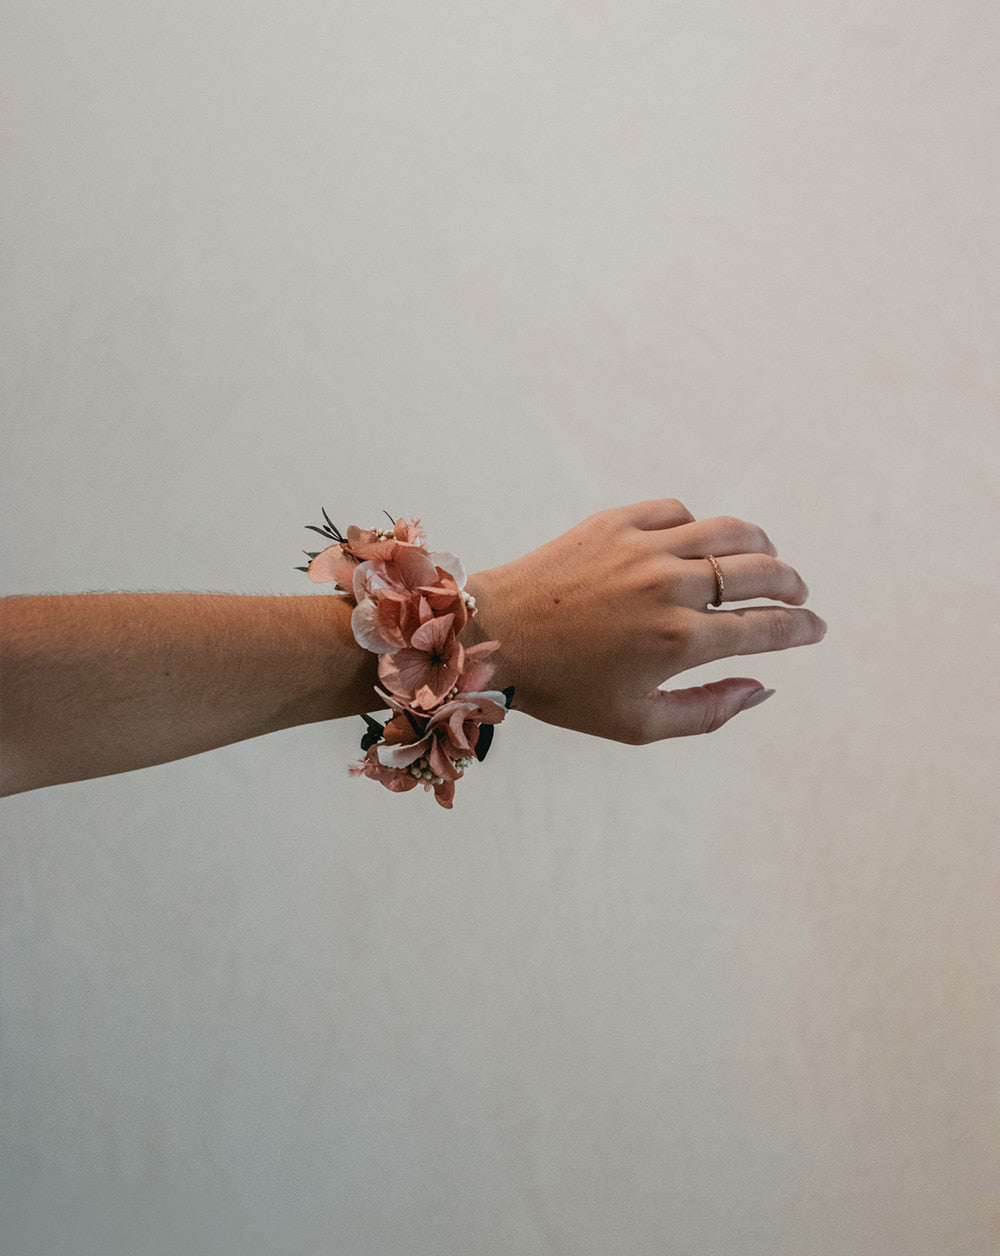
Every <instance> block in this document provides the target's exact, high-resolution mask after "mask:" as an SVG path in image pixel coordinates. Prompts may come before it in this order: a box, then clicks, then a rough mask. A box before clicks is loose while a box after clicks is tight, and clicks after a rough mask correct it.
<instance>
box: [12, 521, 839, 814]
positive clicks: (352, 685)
mask: <svg viewBox="0 0 1000 1256" xmlns="http://www.w3.org/2000/svg"><path fill="white" fill-rule="evenodd" d="M706 554H714V555H715V556H716V558H717V559H719V561H720V566H721V568H722V571H723V574H724V579H725V588H726V592H725V597H726V602H727V603H729V602H732V601H744V600H748V599H761V598H766V599H770V600H771V601H772V602H775V603H781V605H773V606H767V607H744V608H742V609H740V608H727V609H722V610H714V609H709V605H708V604H709V602H710V601H711V600H712V599H713V598H714V597H715V592H716V585H715V575H714V573H713V570H712V567H711V565H710V564H709V563H708V562H706V561H705V555H706ZM467 587H468V589H469V591H470V592H471V593H472V594H473V595H474V596H475V598H476V600H477V604H478V606H479V613H478V614H477V615H476V616H475V617H474V618H473V619H472V620H471V621H470V624H469V626H468V627H467V628H466V630H465V633H464V634H463V638H462V639H463V641H464V642H465V643H467V644H470V645H471V644H475V643H476V642H477V641H485V640H496V641H499V642H500V643H501V649H500V651H499V653H498V654H497V656H496V658H495V660H494V661H495V663H496V666H497V670H496V675H495V677H494V680H493V682H492V683H493V684H494V685H495V686H496V687H497V688H504V687H506V686H507V685H511V684H512V685H514V686H515V689H516V698H515V705H516V707H517V709H518V710H520V711H524V712H526V713H527V714H529V715H532V716H534V717H535V718H537V719H539V720H543V721H545V722H547V723H550V724H555V725H559V726H561V727H565V728H572V729H577V730H578V731H580V732H584V733H590V734H593V735H595V736H599V737H607V738H611V739H613V740H616V741H623V742H628V743H632V744H640V743H646V742H650V741H656V740H660V739H662V738H666V737H678V736H686V735H690V734H694V733H704V732H711V731H713V730H715V729H717V728H720V727H721V726H722V725H723V724H724V723H726V721H727V720H729V719H731V718H732V717H733V716H734V715H736V714H737V713H738V712H739V711H740V710H743V709H745V708H746V706H747V705H748V703H749V704H750V705H754V704H755V703H756V702H759V701H760V700H761V698H762V696H766V695H767V694H768V693H769V691H767V690H765V689H764V687H763V685H761V683H760V682H759V681H757V680H752V679H748V678H744V677H741V678H730V679H728V680H723V681H719V682H716V683H714V684H711V685H704V686H700V687H698V688H695V689H680V690H675V691H672V692H665V691H661V690H660V689H659V688H658V686H659V685H661V684H663V683H664V682H666V681H668V680H670V679H671V678H672V677H673V676H675V675H677V674H678V673H680V672H683V671H685V670H687V669H688V668H691V667H696V666H698V665H700V664H702V663H707V662H711V661H714V660H718V659H722V658H727V657H730V656H736V655H743V654H758V653H764V652H767V651H771V650H783V649H788V648H792V647H795V646H800V645H809V644H812V643H815V642H818V641H819V640H821V639H822V637H823V635H824V633H825V631H826V625H825V624H824V623H823V621H822V620H821V619H819V617H818V616H816V615H814V614H813V613H812V612H811V611H808V610H805V609H803V608H802V603H803V602H804V601H805V600H806V597H807V589H806V586H805V584H804V583H803V581H802V579H801V577H800V576H799V575H798V573H797V572H795V571H794V570H793V569H792V568H791V567H789V566H787V565H786V564H784V563H782V562H780V561H779V560H778V559H777V557H776V553H775V549H774V546H773V545H772V544H771V542H770V540H769V539H768V538H767V536H766V535H765V534H764V533H763V532H762V531H761V529H760V528H758V527H756V526H755V525H753V524H748V523H743V522H741V521H739V520H735V519H729V518H721V519H708V520H701V521H696V520H695V519H694V518H693V516H692V515H691V514H690V512H689V511H688V510H687V509H686V508H685V507H684V506H682V505H681V504H680V503H679V502H676V501H674V500H672V499H666V500H659V501H651V502H641V503H638V504H636V505H633V506H628V507H621V508H617V509H612V510H606V511H602V512H600V513H599V514H596V515H592V516H591V517H590V518H589V519H585V520H584V521H583V522H582V523H580V524H578V525H577V526H576V527H574V528H571V529H570V531H569V532H567V533H565V534H564V535H563V536H561V537H559V538H557V539H556V540H554V541H551V542H550V543H549V544H547V545H543V546H542V547H541V548H540V549H537V550H534V551H533V552H532V553H530V554H527V555H525V556H524V557H522V558H518V559H516V560H515V561H514V562H511V563H507V564H505V565H504V566H502V567H496V568H492V569H491V570H489V571H483V572H479V573H477V574H476V575H474V576H471V577H470V578H469V582H468V586H467ZM581 678H583V679H581ZM376 679H377V677H376V659H375V656H374V655H372V654H369V653H367V652H366V651H364V650H362V649H361V648H360V647H359V646H358V645H357V643H356V642H355V641H354V637H353V635H352V633H351V627H350V606H349V605H347V604H346V603H345V601H344V600H343V599H340V598H337V597H331V596H328V595H327V596H324V595H317V594H313V595H309V596H305V597H244V596H239V595H230V594H199V593H88V594H68V595H56V596H43V597H8V598H3V599H0V793H2V794H14V793H19V792H22V791H24V790H31V789H39V788H42V787H45V786H49V785H56V784H60V783H63V782H67V781H76V780H85V779H88V778H91V777H97V776H106V775H111V774H114V773H117V772H127V771H131V770H133V769H136V768H142V767H148V766H150V765H152V764H155V763H165V762H168V761H170V760H173V759H179V758H184V757H186V756H188V755H192V754H199V753H201V752H203V751H206V750H211V749H214V748H216V747H219V746H224V745H228V744H230V743H231V742H235V741H241V740H244V739H246V738H248V737H258V736H261V735H262V734H265V733H271V732H275V731H277V730H279V729H282V728H289V727H292V726H294V725H297V724H307V723H313V722H316V721H319V720H328V719H337V718H341V717H343V716H347V715H358V714H360V713H361V712H363V711H373V710H377V709H379V706H380V700H379V699H378V697H377V696H376V695H375V693H374V690H373V686H374V684H375V682H376Z"/></svg>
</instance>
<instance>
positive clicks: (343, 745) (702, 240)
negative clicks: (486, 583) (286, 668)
mask: <svg viewBox="0 0 1000 1256" xmlns="http://www.w3.org/2000/svg"><path fill="white" fill-rule="evenodd" d="M3 25H4V27H5V31H4V38H3V41H2V45H3V54H2V55H3V60H4V66H3V79H4V82H5V83H6V85H7V88H8V97H9V99H8V104H7V106H6V109H5V113H6V119H7V128H6V134H5V141H4V143H5V159H4V163H3V165H4V170H3V185H4V186H3V194H2V196H0V223H2V229H3V238H4V241H5V243H4V248H3V252H2V258H0V263H2V293H3V295H2V307H3V308H2V318H3V324H2V341H3V344H2V348H3V388H4V393H5V398H6V400H5V406H4V421H5V427H6V431H5V435H4V458H3V465H2V468H0V476H2V485H0V488H2V497H0V511H2V536H3V539H2V543H0V544H2V564H3V567H2V588H3V591H4V592H7V593H14V592H22V593H23V592H43V591H44V592H59V591H62V592H72V591H77V590H87V589H117V588H142V589H205V590H228V591H234V592H279V593H280V592H285V593H295V592H304V591H306V589H307V588H308V586H306V585H304V584H303V581H304V577H302V576H300V575H299V574H298V573H296V572H294V571H293V570H292V568H293V566H294V564H295V563H296V562H298V561H299V557H298V555H299V550H300V548H302V547H305V546H308V537H309V536H310V535H311V534H308V533H306V532H305V531H304V530H303V525H304V524H305V523H307V522H311V521H313V520H314V519H315V518H316V516H317V513H318V510H319V507H320V506H321V505H325V506H326V507H327V509H328V510H329V511H330V512H331V514H332V515H333V517H334V518H335V519H338V520H340V521H343V522H345V523H346V522H349V521H355V520H356V521H364V520H368V519H371V520H374V518H375V517H376V516H377V515H378V513H379V512H380V511H381V510H382V509H383V508H387V509H389V510H391V511H393V512H394V513H416V514H419V515H421V516H422V517H423V519H424V521H425V523H426V525H427V527H428V529H429V531H430V534H431V536H432V539H433V540H434V542H435V543H436V544H437V545H438V546H440V547H441V548H445V549H454V550H455V551H457V552H458V553H460V554H462V555H463V557H465V558H466V560H467V561H468V563H469V565H470V566H472V567H474V568H475V567H485V566H488V565H491V564H494V563H496V562H499V561H502V560H505V559H507V558H510V557H513V556H515V555H516V554H518V553H520V552H523V551H524V550H526V549H528V548H531V547H533V546H535V545H537V544H539V543H541V542H542V541H544V540H547V539H548V538H549V537H550V536H553V535H555V534H557V533H559V532H561V531H563V530H565V528H567V527H569V526H570V525H571V524H573V523H575V522H576V521H577V520H578V519H580V518H581V517H582V516H584V515H586V514H589V513H591V512H592V511H593V510H596V509H599V508H601V507H603V506H607V505H612V504H620V503H625V502H629V501H633V500H638V499H642V498H647V497H657V496H677V497H680V498H682V499H683V500H684V501H685V502H686V503H687V504H688V505H689V506H690V507H691V509H692V510H693V511H694V512H695V513H696V514H698V515H700V516H709V515H714V514H737V515H740V516H743V517H744V518H749V519H752V520H754V521H755V522H758V523H760V524H762V525H763V526H764V527H765V528H766V529H767V530H768V531H769V532H770V534H771V536H772V537H773V538H774V540H775V542H776V543H777V545H778V546H779V549H780V550H781V552H782V556H783V557H785V558H787V559H788V560H789V561H791V562H792V563H793V564H794V565H796V566H797V567H798V568H799V569H800V570H801V571H802V573H803V575H804V576H805V578H806V579H807V581H808V582H809V583H810V585H811V587H812V592H813V596H812V601H811V605H813V606H814V607H815V609H816V610H817V611H818V612H819V613H820V614H822V615H823V616H824V618H826V619H827V620H828V622H829V624H830V632H829V636H828V637H827V639H826V641H825V642H824V643H823V645H822V646H819V647H817V648H815V649H812V650H808V651H796V652H793V653H791V654H785V655H771V656H763V657H761V658H760V659H758V660H755V661H754V663H752V664H750V665H749V666H751V667H753V668H754V669H755V670H754V671H751V672H749V673H748V674H755V675H757V676H759V678H760V679H761V680H762V681H764V682H765V683H766V684H768V685H773V686H774V687H775V688H776V689H777V691H778V693H777V696H776V697H775V698H774V699H773V700H772V701H771V702H770V703H769V704H768V705H767V706H765V707H762V708H760V709H759V710H756V711H753V712H749V713H747V714H746V715H745V716H744V717H742V718H740V719H737V720H735V721H733V723H732V724H731V725H728V726H727V727H726V728H725V729H724V730H722V731H721V732H719V733H718V734H716V735H714V736H713V737H711V738H707V739H698V740H689V741H683V742H673V743H666V744H661V745H659V746H654V747H647V748H644V749H641V750H634V749H628V748H626V747H621V746H616V745H612V744H609V743H603V742H599V741H595V740H589V739H587V738H584V737H581V736H577V735H574V734H572V733H568V732H564V731H559V730H555V729H551V728H548V727H546V726H543V725H541V724H538V723H534V722H532V721H530V720H529V719H527V718H526V717H523V716H522V717H519V716H516V715H514V716H512V717H511V719H510V720H509V721H508V723H507V724H506V725H505V727H504V729H503V730H502V735H500V736H499V737H498V739H497V744H496V748H495V749H494V752H493V754H492V756H491V760H490V764H489V765H488V766H487V767H486V768H484V769H482V770H480V771H478V772H476V773H475V774H474V775H472V776H471V777H470V778H469V779H468V780H467V781H466V782H465V783H464V785H463V787H462V790H461V793H460V796H459V800H458V804H457V806H456V809H455V811H454V812H453V813H451V814H450V815H447V814H445V813H444V812H442V811H440V810H439V809H438V808H436V807H435V806H433V804H432V803H431V801H430V800H429V799H425V798H424V797H423V795H421V796H420V797H416V796H414V795H410V796H408V797H407V798H403V799H398V798H394V797H392V796H390V795H389V794H388V793H386V792H384V791H382V790H379V789H377V788H375V787H374V786H368V785H366V784H361V783H357V782H354V783H352V782H349V781H348V780H347V779H346V774H345V770H344V763H345V762H346V760H347V759H348V758H349V757H351V755H352V753H353V751H354V748H355V746H356V741H357V737H358V732H359V729H360V722H358V727H354V722H353V721H352V722H349V723H343V724H333V725H326V726H313V727H310V728H306V729H300V730H296V731H293V732H288V733H285V734H281V735H276V736H273V737H270V738H265V739H262V740H259V741H254V742H247V743H243V744H241V745H238V746H234V747H231V748H229V749H226V750H222V751H218V752H215V753H212V754H209V755H204V756H199V757H197V758H194V759H189V760H186V761H183V762H180V763H175V764H171V765H166V766H163V767H159V768H154V769H151V770H149V771H145V772H139V773H134V774H129V775H125V776H119V777H114V778H109V779H105V780H99V781H92V782H84V783H80V784H75V785H67V786H61V787H57V788H55V789H50V790H43V791H39V792H37V793H34V794H25V795H20V796H17V797H14V798H11V799H6V800H4V801H3V803H2V804H0V823H2V825H3V828H4V839H3V858H2V868H3V882H2V884H3V904H2V906H3V946H2V982H3V1027H2V1036H0V1103H2V1116H3V1121H2V1127H0V1128H2V1139H3V1142H4V1144H5V1158H4V1168H3V1173H2V1190H3V1195H2V1198H0V1247H2V1248H3V1250H4V1252H5V1253H9V1254H10V1256H29V1254H30V1256H52V1253H55V1252H58V1253H60V1254H61V1256H62V1254H63V1253H67V1254H77V1253H79V1254H80V1256H83V1254H84V1253H87V1254H89V1253H91V1252H102V1253H109V1252H110V1253H119V1252H120V1253H128V1254H130V1256H131V1254H132V1253H143V1256H145V1254H146V1253H151V1254H153V1256H180V1254H181V1253H183V1254H184V1256H192V1254H200V1253H204V1254H205V1256H209V1254H212V1256H216V1254H218V1253H224V1252H228V1251H232V1252H234V1253H241V1254H245V1253H261V1254H262V1256H263V1254H266V1256H292V1254H295V1256H315V1254H316V1253H321V1252H323V1253H326V1252H330V1253H337V1254H338V1256H339V1254H341V1253H342V1254H344V1256H387V1254H389V1253H398V1254H399V1256H468V1254H469V1253H476V1254H477V1256H491V1254H496V1256H515V1254H516V1256H522V1254H523V1256H612V1254H614V1256H617V1254H619V1253H621V1254H623V1256H644V1254H645V1253H657V1254H658V1256H659V1254H670V1256H674V1254H676V1256H752V1254H760V1256H803V1254H808V1256H848V1254H850V1256H854V1254H856V1253H860V1252H864V1253H865V1254H866V1256H901V1254H903V1253H905V1256H971V1254H976V1256H979V1254H980V1253H982V1254H983V1256H985V1254H986V1253H993V1252H995V1251H997V1250H998V1249H1000V1209H998V1205H997V1199H998V1198H1000V1195H998V1190H997V1186H998V1175H1000V1093H998V1080H997V1079H998V1076H1000V1019H998V1013H997V1007H998V994H1000V991H998V979H1000V954H998V948H997V930H996V918H997V900H998V895H1000V856H998V841H997V839H998V823H997V821H998V807H997V796H996V792H995V790H994V788H993V787H991V786H990V784H989V781H990V779H991V778H992V772H991V769H990V764H991V763H993V764H994V767H995V761H996V755H997V747H998V737H997V732H998V717H997V711H998V697H1000V693H998V688H1000V685H998V673H997V665H996V664H997V658H998V646H1000V641H998V632H997V624H998V623H1000V615H998V610H1000V608H998V605H997V592H996V580H995V578H994V576H995V572H996V564H997V557H998V554H997V527H996V520H997V513H996V512H997V506H998V501H997V483H998V475H997V472H998V457H997V454H998V443H997V401H998V394H1000V388H998V382H1000V381H998V363H1000V353H998V350H1000V345H998V334H997V333H998V316H997V311H998V309H1000V262H998V251H997V222H998V186H997V185H998V170H1000V165H998V162H997V155H996V139H997V131H996V118H997V107H998V91H997V82H998V77H1000V16H998V10H997V7H996V5H995V4H993V3H988V2H987V0H956V3H953V4H950V5H947V6H942V5H940V4H936V3H931V0H909V2H908V3H902V0H883V2H882V3H879V4H874V3H863V2H861V0H847V2H846V3H841V4H837V5H833V4H825V3H819V2H818V0H806V2H805V3H801V2H797V3H792V2H791V0H762V2H761V3H756V4H752V5H747V4H742V3H738V2H737V0H706V2H705V3H700V4H697V5H694V4H688V5H681V4H677V3H663V2H662V0H628V2H627V3H625V4H621V3H618V4H612V3H610V2H607V3H605V2H603V0H577V2H576V3H569V2H568V0H563V2H557V0H530V2H529V0H508V2H507V3H504V4H499V5H498V4H495V3H493V4H486V3H480V2H470V3H459V2H457V0H450V2H445V0H421V3H419V4H410V3H404V2H402V0H379V2H377V3H368V2H366V3H361V2H360V0H339V2H336V3H332V4H331V3H320V2H319V0H287V2H286V3H284V4H282V5H280V6H275V5H273V4H262V3H256V2H254V0H250V2H249V3H244V4H239V5H237V4H233V3H230V2H227V0H198V3H194V2H193V0H154V2H152V3H147V4H143V5H135V4H133V3H125V0H95V2H94V3H92V4H88V5H74V4H71V3H68V0H45V2H38V0H32V3H30V4H28V3H26V2H25V0H13V2H11V3H8V4H7V5H5V6H4V15H3ZM309 548H311V546H309ZM317 596H322V594H320V593H317ZM747 666H748V665H747V664H746V663H745V662H741V663H740V665H739V671H740V673H741V674H742V673H743V672H744V671H745V669H746V668H747ZM704 671H705V674H706V675H709V674H710V675H712V676H721V675H726V674H731V673H730V669H729V668H727V667H726V666H725V665H719V666H717V667H714V668H706V669H704Z"/></svg>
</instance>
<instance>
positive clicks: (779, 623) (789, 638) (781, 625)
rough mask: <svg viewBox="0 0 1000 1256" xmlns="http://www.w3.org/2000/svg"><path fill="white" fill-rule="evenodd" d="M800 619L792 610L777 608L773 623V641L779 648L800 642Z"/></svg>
mask: <svg viewBox="0 0 1000 1256" xmlns="http://www.w3.org/2000/svg"><path fill="white" fill-rule="evenodd" d="M797 629H798V620H797V619H796V618H795V616H794V614H792V613H791V612H790V611H782V610H776V611H775V614H774V619H773V621H772V625H771V634H772V641H773V642H774V647H775V648H776V649H778V650H787V649H788V648H789V647H790V646H793V645H796V644H797V643H798V631H797Z"/></svg>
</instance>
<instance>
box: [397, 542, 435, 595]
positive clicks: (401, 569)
mask: <svg viewBox="0 0 1000 1256" xmlns="http://www.w3.org/2000/svg"><path fill="white" fill-rule="evenodd" d="M386 574H387V576H388V577H389V579H390V581H391V583H392V584H393V586H394V587H396V588H400V589H406V590H409V591H410V592H415V591H416V590H417V589H419V588H420V586H421V585H430V584H434V583H435V582H436V580H437V568H436V567H435V566H434V564H433V563H432V562H431V561H430V559H429V558H428V557H427V555H426V554H425V553H424V552H423V551H422V550H419V549H416V548H414V547H412V546H409V545H397V548H396V553H395V554H394V555H393V559H392V563H391V567H390V568H387V571H386Z"/></svg>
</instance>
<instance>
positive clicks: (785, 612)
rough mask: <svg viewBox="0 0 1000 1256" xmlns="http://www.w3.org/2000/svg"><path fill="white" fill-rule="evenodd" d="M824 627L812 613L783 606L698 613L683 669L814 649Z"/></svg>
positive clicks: (749, 607) (821, 636) (821, 638)
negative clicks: (801, 648)
mask: <svg viewBox="0 0 1000 1256" xmlns="http://www.w3.org/2000/svg"><path fill="white" fill-rule="evenodd" d="M825 636H826V624H825V623H824V622H823V620H822V619H820V617H819V616H818V615H816V614H814V613H813V612H812V611H807V610H801V609H795V610H793V609H791V608H789V607H784V606H745V607H742V608H741V609H739V610H731V611H702V612H700V613H699V623H698V624H696V625H695V627H694V630H693V631H692V633H691V637H690V640H689V642H688V647H687V657H688V658H689V659H691V660H694V661H692V662H685V668H687V667H697V666H698V665H699V664H701V663H711V662H713V661H714V660H716V659H723V658H730V657H731V656H733V655H737V654H767V653H770V652H772V651H774V650H791V649H794V648H795V647H796V646H800V645H815V644H817V642H820V641H822V640H823V638H824V637H825Z"/></svg>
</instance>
